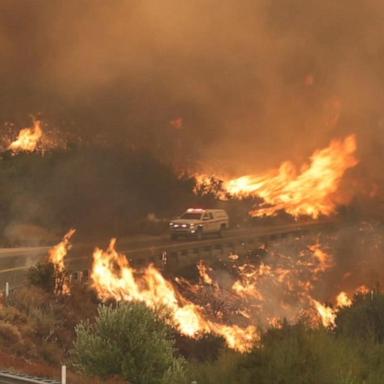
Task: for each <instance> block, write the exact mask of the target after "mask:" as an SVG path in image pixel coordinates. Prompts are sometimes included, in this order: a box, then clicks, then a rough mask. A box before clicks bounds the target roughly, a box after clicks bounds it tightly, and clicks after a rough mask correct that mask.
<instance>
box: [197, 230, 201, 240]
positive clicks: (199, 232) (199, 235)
mask: <svg viewBox="0 0 384 384" xmlns="http://www.w3.org/2000/svg"><path fill="white" fill-rule="evenodd" d="M196 239H197V240H203V230H202V229H199V230H198V231H197V232H196Z"/></svg>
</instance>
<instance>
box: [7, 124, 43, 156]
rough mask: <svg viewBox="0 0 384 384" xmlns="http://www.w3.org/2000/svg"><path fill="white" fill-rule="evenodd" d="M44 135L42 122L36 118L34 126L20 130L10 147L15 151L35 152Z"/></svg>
mask: <svg viewBox="0 0 384 384" xmlns="http://www.w3.org/2000/svg"><path fill="white" fill-rule="evenodd" d="M42 136H43V129H42V128H41V122H40V121H39V120H35V121H34V122H33V127H32V128H24V129H22V130H20V132H19V134H18V136H17V139H16V140H15V141H13V142H12V143H11V144H10V145H9V147H8V149H9V150H10V151H12V152H13V153H17V152H33V151H34V150H36V148H37V145H38V144H39V142H40V140H41V138H42Z"/></svg>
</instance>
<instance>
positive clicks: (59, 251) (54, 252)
mask: <svg viewBox="0 0 384 384" xmlns="http://www.w3.org/2000/svg"><path fill="white" fill-rule="evenodd" d="M75 232H76V229H73V228H72V229H70V230H69V231H68V232H67V233H66V234H65V236H64V237H63V240H62V241H60V243H59V244H56V245H55V246H53V247H52V248H51V249H50V250H49V261H50V262H51V263H52V264H53V265H54V266H55V268H56V269H57V270H58V271H60V272H62V271H63V270H64V257H65V256H66V255H67V253H68V251H69V250H70V249H71V243H70V240H71V237H72V236H73V235H74V234H75Z"/></svg>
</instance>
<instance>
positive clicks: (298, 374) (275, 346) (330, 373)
mask: <svg viewBox="0 0 384 384" xmlns="http://www.w3.org/2000/svg"><path fill="white" fill-rule="evenodd" d="M362 370H363V363H362V361H361V359H360V357H359V355H358V352H357V350H356V348H354V346H353V344H352V343H351V342H350V341H348V340H345V339H344V338H335V337H334V336H333V335H332V334H331V333H329V332H328V331H326V330H324V329H309V328H307V327H306V326H305V325H303V324H297V325H294V326H290V325H286V326H284V327H283V328H282V329H275V330H272V331H270V332H267V333H266V334H265V335H264V337H263V338H262V347H258V348H255V349H254V350H253V351H252V353H250V354H249V355H248V356H246V357H245V358H244V361H243V362H242V363H241V364H240V366H239V372H240V376H242V377H245V378H247V381H245V382H253V381H254V382H257V383H258V384H264V383H265V384H267V383H281V384H290V383H295V384H311V383H313V384H332V383H334V384H341V383H351V384H352V383H357V382H358V381H357V379H358V378H359V377H360V376H361V373H362ZM252 380H253V381H252Z"/></svg>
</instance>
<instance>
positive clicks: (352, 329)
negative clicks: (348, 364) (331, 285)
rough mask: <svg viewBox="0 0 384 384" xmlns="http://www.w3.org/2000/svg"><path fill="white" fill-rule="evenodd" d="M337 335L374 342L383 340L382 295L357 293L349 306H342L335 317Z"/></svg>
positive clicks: (383, 302) (383, 305) (383, 300)
mask: <svg viewBox="0 0 384 384" xmlns="http://www.w3.org/2000/svg"><path fill="white" fill-rule="evenodd" d="M336 332H337V334H339V335H343V336H345V337H351V338H359V339H362V340H365V341H372V342H376V343H383V342H384V295H383V294H380V293H374V294H367V295H358V296H356V297H355V299H354V302H353V305H352V306H351V307H347V308H342V309H341V310H340V312H339V314H338V316H337V318H336Z"/></svg>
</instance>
